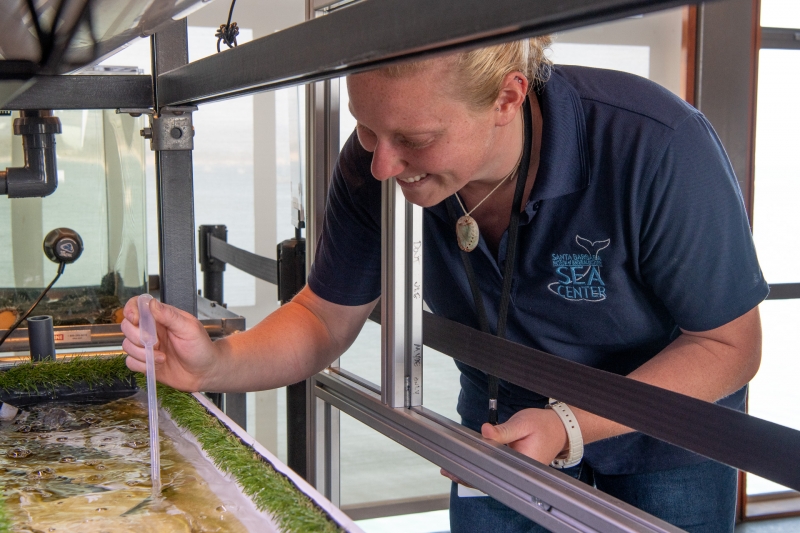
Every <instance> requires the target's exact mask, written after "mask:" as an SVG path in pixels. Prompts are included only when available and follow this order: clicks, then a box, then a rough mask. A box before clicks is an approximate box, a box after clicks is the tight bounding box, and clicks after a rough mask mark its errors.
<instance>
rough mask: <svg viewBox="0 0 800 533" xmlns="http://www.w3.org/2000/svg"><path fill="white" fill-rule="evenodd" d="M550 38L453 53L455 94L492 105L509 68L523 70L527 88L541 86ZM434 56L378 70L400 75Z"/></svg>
mask: <svg viewBox="0 0 800 533" xmlns="http://www.w3.org/2000/svg"><path fill="white" fill-rule="evenodd" d="M551 42H552V40H551V38H550V37H549V36H544V37H534V38H532V39H523V40H521V41H512V42H509V43H503V44H498V45H495V46H488V47H486V48H478V49H477V50H471V51H469V52H462V53H457V54H454V55H453V56H451V57H452V68H453V71H454V74H455V76H456V79H457V84H458V89H457V90H456V91H455V94H454V96H455V97H456V98H459V99H460V100H463V101H464V102H465V103H466V104H467V105H469V106H470V107H472V108H473V109H476V110H484V109H487V108H489V107H491V106H493V105H494V102H495V100H497V97H498V96H499V95H500V86H501V83H502V81H503V78H504V77H505V76H506V75H507V74H508V73H509V72H515V71H519V72H522V73H523V74H524V75H525V77H526V78H527V79H528V83H529V90H531V89H535V88H538V87H541V86H543V85H544V84H545V82H547V80H548V79H549V77H550V71H551V67H552V62H551V61H550V60H549V59H548V58H547V57H546V56H545V53H544V51H545V50H546V49H547V47H548V46H550V43H551ZM434 61H437V60H436V59H427V60H422V61H414V62H410V63H401V64H398V65H390V66H388V67H384V68H382V69H380V70H379V72H380V73H382V74H383V75H385V76H388V77H391V78H401V77H405V76H408V75H409V74H414V73H416V72H419V71H421V70H423V69H424V68H427V67H428V66H430V65H431V64H432V62H434Z"/></svg>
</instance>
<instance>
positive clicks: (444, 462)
mask: <svg viewBox="0 0 800 533" xmlns="http://www.w3.org/2000/svg"><path fill="white" fill-rule="evenodd" d="M316 394H317V396H318V397H319V398H321V399H323V400H325V402H327V403H330V404H332V405H334V406H336V407H337V408H339V409H340V410H342V411H344V412H346V413H347V414H349V415H350V416H352V417H354V418H356V419H357V420H359V421H360V422H362V423H364V424H367V425H368V426H370V427H372V428H373V429H376V430H378V431H380V432H381V433H383V434H384V435H386V436H388V437H389V438H391V439H392V440H395V441H397V442H398V443H400V444H402V445H403V446H405V447H407V448H409V449H410V450H412V451H413V452H415V453H417V454H419V455H421V456H422V457H424V458H425V459H427V460H429V461H432V462H434V463H436V464H438V465H440V466H442V467H443V468H445V469H447V470H448V471H449V472H452V473H453V474H455V475H456V476H458V477H459V478H461V479H463V480H464V481H466V482H467V483H470V484H471V485H473V486H475V487H477V488H479V489H481V490H483V491H485V492H487V493H488V494H489V495H490V496H492V497H493V498H495V499H497V500H498V501H500V502H502V503H504V504H506V505H508V506H509V507H511V508H512V509H514V510H516V511H517V512H519V513H521V514H523V515H525V516H527V517H528V518H530V519H532V520H534V521H536V522H538V523H539V524H541V525H543V526H545V527H547V528H548V529H550V530H551V531H556V532H559V531H563V532H579V531H581V532H587V531H602V532H611V531H629V532H632V531H640V532H644V531H653V532H655V531H661V532H677V531H681V530H680V529H678V528H676V527H674V526H671V525H669V524H667V523H665V522H663V521H660V520H658V519H655V518H653V517H651V516H649V515H647V514H646V513H644V512H643V511H640V510H638V509H636V508H634V507H632V506H630V505H627V504H624V503H622V502H619V501H618V500H615V499H614V498H612V497H610V496H608V495H606V494H603V493H601V492H599V491H597V490H595V489H593V488H591V487H589V486H588V485H586V484H584V483H581V482H580V481H577V480H575V479H573V478H571V477H569V476H566V475H564V474H562V473H560V472H556V471H554V470H553V469H550V468H547V467H545V466H544V465H541V464H539V463H536V462H535V461H533V460H532V459H530V458H527V457H525V456H524V455H522V454H519V453H516V452H514V451H512V450H509V449H508V448H506V447H504V446H500V445H498V444H494V443H492V442H490V441H487V440H485V439H483V438H481V437H480V436H479V435H478V434H476V433H474V432H472V431H469V430H465V429H464V428H463V426H460V425H459V424H456V423H455V422H453V421H452V420H449V419H447V418H444V417H442V416H440V415H438V414H436V413H434V412H432V411H429V410H427V409H425V408H424V407H413V408H408V409H406V408H399V409H391V408H389V409H387V406H386V405H385V403H384V402H383V401H382V400H381V396H380V394H378V393H376V392H374V391H373V390H370V388H366V387H363V386H361V385H359V384H358V383H356V382H354V381H350V380H348V379H347V378H346V377H345V376H344V375H343V374H341V373H334V372H324V373H322V374H320V375H318V376H317V391H316Z"/></svg>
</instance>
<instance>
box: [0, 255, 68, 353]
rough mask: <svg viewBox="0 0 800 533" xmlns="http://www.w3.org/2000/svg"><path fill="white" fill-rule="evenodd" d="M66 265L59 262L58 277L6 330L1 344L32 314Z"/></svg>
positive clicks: (0, 341)
mask: <svg viewBox="0 0 800 533" xmlns="http://www.w3.org/2000/svg"><path fill="white" fill-rule="evenodd" d="M66 266H67V264H66V263H59V264H58V273H57V274H56V277H54V278H53V281H51V282H50V285H48V286H47V287H45V289H44V290H43V291H42V294H40V295H39V297H38V298H37V299H36V301H35V302H33V305H32V306H31V308H30V309H28V310H27V311H26V312H25V314H24V315H22V317H20V319H19V320H17V322H16V323H15V324H14V325H13V326H11V327H10V328H9V329H8V331H6V333H5V335H3V338H2V339H0V346H2V345H3V343H4V342H5V341H6V339H7V338H8V337H9V336H10V335H11V334H12V333H13V332H14V330H15V329H17V328H18V327H19V325H20V324H22V321H23V320H25V319H26V318H28V315H30V314H31V312H33V310H34V309H35V308H36V306H37V305H39V302H41V301H42V298H44V296H45V295H46V294H47V291H49V290H50V287H52V286H53V285H54V284H55V282H56V281H58V278H60V277H61V274H63V273H64V267H66Z"/></svg>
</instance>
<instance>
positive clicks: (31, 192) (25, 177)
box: [0, 111, 61, 198]
mask: <svg viewBox="0 0 800 533" xmlns="http://www.w3.org/2000/svg"><path fill="white" fill-rule="evenodd" d="M20 115H21V116H20V118H17V119H14V134H15V135H22V147H23V152H24V155H25V166H24V167H15V168H7V169H6V170H5V171H0V194H7V195H8V197H9V198H32V197H42V196H49V195H51V194H53V192H55V190H56V187H58V176H57V168H56V137H55V134H56V133H61V121H60V120H58V117H54V116H52V111H22V112H21V113H20Z"/></svg>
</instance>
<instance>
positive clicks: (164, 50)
mask: <svg viewBox="0 0 800 533" xmlns="http://www.w3.org/2000/svg"><path fill="white" fill-rule="evenodd" d="M186 25H187V22H186V19H182V20H180V21H178V22H175V23H174V24H172V25H171V26H169V27H168V28H167V29H165V30H163V31H161V32H159V33H156V34H155V35H153V37H152V40H151V47H152V72H153V79H154V80H158V79H159V78H160V76H161V75H162V74H161V73H163V72H169V71H170V70H172V69H175V68H178V67H180V66H182V65H186V64H187V63H188V62H189V47H188V37H187V34H186ZM153 88H154V92H153V101H154V102H155V107H154V109H155V110H156V112H158V111H159V110H160V109H161V108H162V107H164V106H165V105H166V104H165V102H164V99H163V98H162V97H161V94H160V91H159V88H158V83H154V84H153ZM155 157H156V182H157V184H158V243H159V250H160V251H161V254H160V257H159V260H160V261H159V265H160V270H161V301H162V302H165V303H168V304H170V305H174V306H175V307H177V308H178V309H182V310H184V311H187V312H188V313H191V314H193V315H195V316H197V299H196V296H195V295H196V294H197V278H196V275H195V268H196V267H195V231H197V230H196V228H195V225H194V188H193V184H192V151H191V150H179V151H160V152H156V153H155ZM166 250H169V253H168V254H167V253H164V252H165V251H166Z"/></svg>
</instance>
